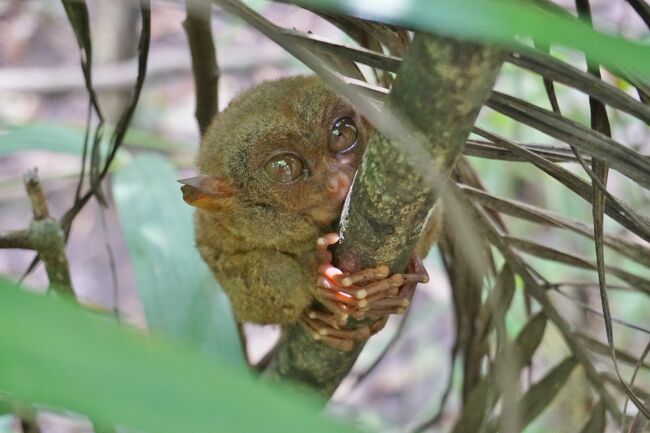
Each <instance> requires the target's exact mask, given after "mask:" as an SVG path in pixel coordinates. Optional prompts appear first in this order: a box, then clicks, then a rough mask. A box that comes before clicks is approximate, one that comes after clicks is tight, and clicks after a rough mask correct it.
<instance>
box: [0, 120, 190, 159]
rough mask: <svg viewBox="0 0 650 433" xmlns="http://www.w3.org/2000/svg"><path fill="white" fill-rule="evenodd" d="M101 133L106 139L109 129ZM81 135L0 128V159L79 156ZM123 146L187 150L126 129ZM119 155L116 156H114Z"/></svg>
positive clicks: (43, 127)
mask: <svg viewBox="0 0 650 433" xmlns="http://www.w3.org/2000/svg"><path fill="white" fill-rule="evenodd" d="M105 131H107V132H108V135H110V134H111V133H112V131H113V127H111V126H108V127H106V128H105ZM84 134H85V131H84V130H83V129H82V128H79V127H76V126H72V125H65V124H61V123H53V122H36V123H28V124H25V125H12V126H8V127H6V128H0V156H4V155H8V154H10V153H14V152H24V151H28V150H45V151H49V152H57V153H70V154H73V155H80V156H81V152H82V151H83V142H84ZM124 144H125V146H129V147H135V148H141V149H151V150H159V151H161V152H171V151H174V150H176V149H183V148H187V147H188V146H187V145H184V144H181V143H177V142H174V141H171V140H168V139H165V138H164V137H161V136H159V135H157V134H155V133H152V132H149V131H145V130H142V129H134V128H129V131H128V132H127V134H126V137H125V138H124ZM118 155H119V154H118Z"/></svg>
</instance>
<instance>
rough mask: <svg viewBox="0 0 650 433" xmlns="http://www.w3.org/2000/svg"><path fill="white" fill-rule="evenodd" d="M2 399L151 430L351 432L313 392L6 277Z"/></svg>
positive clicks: (1, 302)
mask: <svg viewBox="0 0 650 433" xmlns="http://www.w3.org/2000/svg"><path fill="white" fill-rule="evenodd" d="M0 392H7V393H9V394H10V395H12V396H13V397H14V398H16V399H20V400H24V401H29V402H38V403H41V404H45V405H47V406H50V407H53V408H58V409H67V410H72V411H75V412H78V413H81V414H84V415H87V416H88V417H90V418H91V419H93V420H96V421H101V422H103V423H106V424H108V423H113V424H117V425H123V426H128V427H129V428H130V429H134V430H135V431H142V432H145V433H146V432H149V433H179V432H193V433H208V432H220V433H237V432H242V433H243V432H246V433H248V432H266V431H281V432H283V433H304V432H306V431H309V432H312V433H330V432H333V431H336V432H341V433H352V432H354V430H353V429H352V428H350V427H345V426H342V425H340V424H339V423H336V422H334V421H332V420H328V419H326V418H324V417H321V416H319V410H318V407H319V405H318V404H317V403H316V401H315V400H312V398H311V397H310V396H308V395H306V394H298V391H297V390H294V389H289V388H287V387H282V392H281V391H280V388H279V386H278V387H271V385H270V384H268V383H265V382H263V381H258V380H255V379H254V378H252V377H250V376H249V375H247V374H245V373H244V372H243V371H241V370H240V369H235V368H232V367H231V366H230V365H229V364H228V363H226V362H224V360H223V359H220V358H218V357H215V356H205V355H201V354H199V353H197V352H195V351H192V350H189V349H187V348H182V347H180V346H176V345H173V344H171V343H169V342H167V341H164V340H162V339H157V338H151V337H146V336H144V335H143V334H141V333H140V332H136V331H134V330H130V329H126V328H125V327H124V326H123V325H119V324H116V323H114V322H113V321H111V320H109V319H107V318H105V317H98V316H97V315H96V314H93V313H89V312H87V311H84V310H82V309H81V308H80V307H79V306H78V305H76V304H74V303H73V302H72V301H71V300H68V299H62V298H58V297H56V296H50V297H47V296H43V295H37V294H31V293H27V292H25V291H22V290H19V289H17V288H15V287H13V286H12V285H11V284H9V283H7V282H6V281H2V280H0Z"/></svg>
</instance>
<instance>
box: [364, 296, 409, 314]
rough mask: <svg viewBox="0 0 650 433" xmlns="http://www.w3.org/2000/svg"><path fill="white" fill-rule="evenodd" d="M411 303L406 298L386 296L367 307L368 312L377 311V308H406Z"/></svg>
mask: <svg viewBox="0 0 650 433" xmlns="http://www.w3.org/2000/svg"><path fill="white" fill-rule="evenodd" d="M409 305H411V301H409V300H408V299H405V298H402V297H401V296H400V297H396V298H387V299H380V300H378V301H376V302H374V303H372V304H370V308H369V309H368V312H372V311H373V310H374V311H377V310H383V309H387V308H404V309H406V308H408V306H409Z"/></svg>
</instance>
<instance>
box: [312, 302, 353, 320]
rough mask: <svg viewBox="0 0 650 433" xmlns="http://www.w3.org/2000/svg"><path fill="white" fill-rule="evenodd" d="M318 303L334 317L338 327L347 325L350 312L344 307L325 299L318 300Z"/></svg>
mask: <svg viewBox="0 0 650 433" xmlns="http://www.w3.org/2000/svg"><path fill="white" fill-rule="evenodd" d="M318 302H320V303H321V304H323V306H324V307H325V308H327V310H328V311H329V312H330V313H332V314H333V315H334V316H335V317H336V319H337V320H338V322H339V324H340V325H345V324H346V323H347V321H348V318H349V317H350V314H351V313H352V312H351V311H350V309H349V308H348V307H347V306H346V305H343V304H340V303H338V302H332V301H330V300H327V299H319V300H318Z"/></svg>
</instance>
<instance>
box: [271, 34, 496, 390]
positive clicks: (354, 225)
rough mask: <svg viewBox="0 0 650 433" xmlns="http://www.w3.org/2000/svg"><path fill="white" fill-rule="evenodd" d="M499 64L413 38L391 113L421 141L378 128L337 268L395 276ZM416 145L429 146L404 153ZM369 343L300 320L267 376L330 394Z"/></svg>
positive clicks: (455, 45)
mask: <svg viewBox="0 0 650 433" xmlns="http://www.w3.org/2000/svg"><path fill="white" fill-rule="evenodd" d="M502 60H503V56H502V54H501V52H500V51H498V50H496V49H494V48H490V47H486V46H483V45H478V44H475V43H469V42H461V41H458V40H454V39H449V38H443V37H438V36H432V35H426V34H417V35H416V37H415V39H414V42H413V46H412V48H411V50H410V52H409V53H408V55H407V57H406V59H405V61H404V63H403V65H402V68H401V69H400V72H399V74H398V76H397V78H396V80H395V83H394V85H393V88H392V90H391V92H390V94H389V95H388V98H387V100H386V104H385V109H386V110H389V111H390V113H391V114H393V115H395V116H396V117H397V118H398V119H399V120H400V121H401V122H402V123H403V124H404V125H405V127H406V128H407V129H408V130H409V131H410V130H413V131H415V134H416V135H417V138H418V140H417V141H418V143H416V144H414V143H412V142H408V140H409V137H410V136H411V135H410V134H409V136H408V137H407V136H405V137H395V131H390V130H388V131H386V130H385V129H382V126H383V127H384V128H385V125H379V124H377V125H375V126H376V127H377V128H378V129H379V131H380V132H377V133H375V134H374V135H373V137H372V138H371V140H370V142H369V144H368V150H367V151H366V154H365V155H364V160H363V163H362V165H361V168H360V170H359V172H358V173H357V176H356V179H355V181H354V184H353V186H352V190H351V192H350V197H349V200H348V202H347V206H346V208H345V209H344V214H343V216H342V219H341V227H342V230H341V235H342V241H341V244H340V246H339V247H338V248H337V249H336V251H335V258H334V263H335V264H336V265H337V266H339V267H341V268H342V269H343V270H345V271H348V272H354V271H357V270H359V269H362V268H365V267H372V266H377V265H379V264H382V263H384V264H387V265H389V267H390V268H391V271H392V272H401V271H402V270H403V269H404V267H405V266H406V263H407V261H408V258H409V256H410V255H411V253H412V252H413V250H414V248H415V245H416V243H417V241H418V239H419V236H420V234H421V230H422V229H423V227H424V226H425V224H426V222H427V218H428V217H429V215H430V213H431V211H432V209H433V207H434V205H435V203H436V202H437V200H438V198H439V195H438V192H437V191H436V188H435V185H434V183H433V182H432V179H436V180H437V181H438V182H440V181H442V180H444V179H446V178H447V177H448V175H449V173H450V172H451V170H452V169H453V166H454V163H455V161H456V159H457V158H458V156H459V155H460V153H461V152H462V150H463V146H464V143H465V140H466V139H467V136H468V135H469V132H470V129H471V127H472V125H473V124H474V121H475V119H476V116H477V115H478V112H479V110H480V108H481V106H482V105H483V103H484V102H485V100H486V99H487V97H488V96H489V94H490V90H491V88H492V85H493V83H494V80H495V78H496V75H497V73H498V71H499V68H500V65H501V63H502ZM370 120H371V121H372V119H370ZM389 137H390V138H389ZM395 138H401V139H402V140H394V139H395ZM404 140H406V141H404ZM419 143H422V144H423V145H424V148H423V149H418V150H419V151H417V152H414V153H415V155H414V154H413V153H410V152H407V150H409V149H410V150H412V149H413V146H419ZM423 155H424V156H425V158H426V161H422V156H423ZM423 167H427V169H428V170H424V171H423V170H422V168H423ZM432 172H436V173H437V175H432V174H431V173H432ZM438 184H440V183H438ZM362 348H363V344H358V345H356V346H355V347H354V349H353V350H351V351H350V352H341V351H338V350H335V349H332V348H330V347H329V346H326V345H324V344H321V343H319V342H318V341H315V340H313V339H312V338H311V337H310V336H309V335H308V334H307V332H306V331H304V330H303V329H302V328H301V327H300V326H294V328H292V329H291V330H290V332H289V333H288V335H287V337H286V338H285V339H284V340H283V341H282V342H281V343H280V344H279V346H278V347H277V351H276V354H275V356H274V358H273V359H272V361H271V363H270V364H269V366H268V367H267V369H266V370H265V373H264V374H265V376H267V377H269V378H272V379H276V380H279V379H283V380H284V379H286V380H290V381H293V382H298V383H300V384H302V385H305V386H308V387H310V388H311V389H313V390H315V391H317V392H319V393H320V394H321V395H323V396H325V397H330V396H331V395H332V394H333V393H334V391H335V390H336V388H337V387H338V385H339V383H340V382H341V380H343V378H344V377H345V376H346V375H347V373H348V372H349V370H350V369H351V368H352V365H353V364H354V362H355V361H356V359H357V357H358V355H359V353H360V352H361V349H362Z"/></svg>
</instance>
